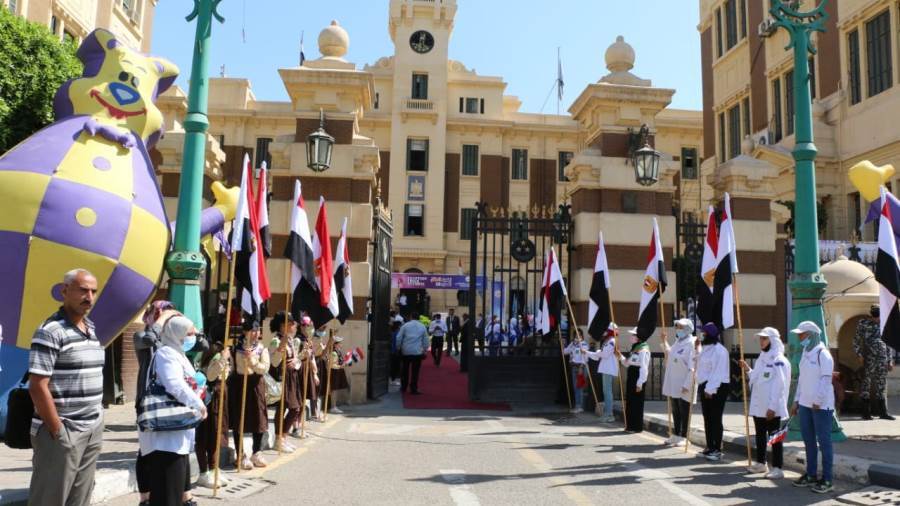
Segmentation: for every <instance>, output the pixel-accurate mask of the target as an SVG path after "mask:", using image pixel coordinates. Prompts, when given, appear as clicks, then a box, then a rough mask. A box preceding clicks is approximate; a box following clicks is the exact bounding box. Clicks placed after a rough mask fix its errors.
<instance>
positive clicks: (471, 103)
mask: <svg viewBox="0 0 900 506" xmlns="http://www.w3.org/2000/svg"><path fill="white" fill-rule="evenodd" d="M466 113H468V114H478V99H477V98H467V99H466Z"/></svg>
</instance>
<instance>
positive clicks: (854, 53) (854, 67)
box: [847, 30, 862, 104]
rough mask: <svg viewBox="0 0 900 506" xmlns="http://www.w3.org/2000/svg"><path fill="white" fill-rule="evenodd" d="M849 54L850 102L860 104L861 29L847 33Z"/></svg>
mask: <svg viewBox="0 0 900 506" xmlns="http://www.w3.org/2000/svg"><path fill="white" fill-rule="evenodd" d="M847 54H848V58H849V63H850V69H849V70H848V72H849V74H850V75H849V76H848V78H849V81H850V103H851V104H858V103H859V102H860V101H861V100H862V89H861V88H862V87H861V83H860V70H859V30H853V31H852V32H850V33H848V34H847Z"/></svg>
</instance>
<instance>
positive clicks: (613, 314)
mask: <svg viewBox="0 0 900 506" xmlns="http://www.w3.org/2000/svg"><path fill="white" fill-rule="evenodd" d="M609 319H610V320H612V321H613V323H615V321H616V312H615V311H613V303H612V297H611V296H610V298H609ZM617 326H618V324H617ZM613 344H614V345H615V350H616V360H619V356H621V355H622V352H621V351H619V336H618V333H617V334H616V335H614V336H613ZM616 370H617V371H619V374H618V376H619V396H620V397H621V398H622V423H624V424H625V427H628V414H627V412H628V409H626V406H625V383H624V382H623V381H622V368H621V367H619V364H616ZM612 401H613V399H610V400H609V402H612Z"/></svg>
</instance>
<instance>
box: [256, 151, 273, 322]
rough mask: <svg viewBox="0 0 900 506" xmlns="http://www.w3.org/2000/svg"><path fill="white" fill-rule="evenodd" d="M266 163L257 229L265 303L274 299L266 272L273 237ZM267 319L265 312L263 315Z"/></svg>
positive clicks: (258, 188) (258, 191) (260, 181)
mask: <svg viewBox="0 0 900 506" xmlns="http://www.w3.org/2000/svg"><path fill="white" fill-rule="evenodd" d="M266 176H267V174H266V162H263V163H262V167H260V170H259V177H258V179H257V180H256V223H257V225H256V228H257V230H259V235H258V237H257V243H256V244H258V245H259V247H260V249H262V255H256V260H257V262H259V264H260V265H259V269H258V272H259V294H260V296H261V297H262V299H263V300H264V301H266V300H269V299H270V298H272V290H271V289H270V288H269V273H268V271H267V270H266V259H267V258H269V257H270V256H272V235H271V234H270V233H269V202H268V200H269V188H268V185H267V184H266V180H267V177H266ZM261 317H262V318H265V317H266V315H265V312H263V314H262V315H261Z"/></svg>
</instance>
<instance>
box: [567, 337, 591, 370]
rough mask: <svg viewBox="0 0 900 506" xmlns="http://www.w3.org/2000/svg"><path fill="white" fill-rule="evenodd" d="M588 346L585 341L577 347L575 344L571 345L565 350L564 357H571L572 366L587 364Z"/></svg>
mask: <svg viewBox="0 0 900 506" xmlns="http://www.w3.org/2000/svg"><path fill="white" fill-rule="evenodd" d="M588 353H589V352H588V344H587V343H586V342H584V341H581V344H580V345H578V346H576V345H575V343H574V342H572V343H569V345H568V346H566V349H565V350H563V354H564V355H571V357H570V359H569V360H570V361H571V362H572V364H573V365H574V364H581V365H584V364H587V361H588Z"/></svg>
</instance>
